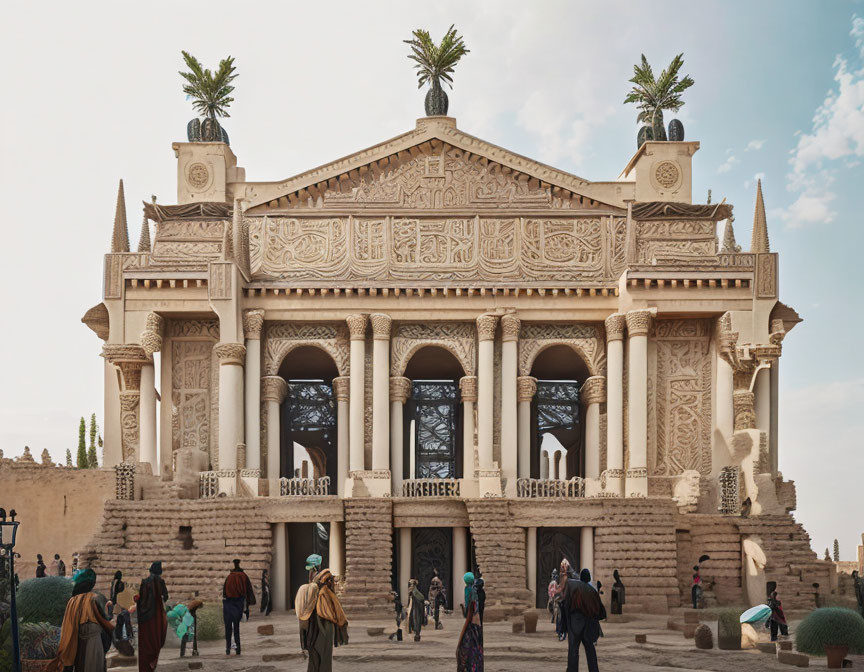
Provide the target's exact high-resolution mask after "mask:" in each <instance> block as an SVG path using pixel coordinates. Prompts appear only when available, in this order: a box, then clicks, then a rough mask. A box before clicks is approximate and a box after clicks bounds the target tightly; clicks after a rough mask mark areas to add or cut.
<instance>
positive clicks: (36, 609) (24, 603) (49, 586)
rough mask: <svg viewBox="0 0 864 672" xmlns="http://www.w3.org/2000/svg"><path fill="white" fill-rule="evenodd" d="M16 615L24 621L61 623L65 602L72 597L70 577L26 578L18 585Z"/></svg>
mask: <svg viewBox="0 0 864 672" xmlns="http://www.w3.org/2000/svg"><path fill="white" fill-rule="evenodd" d="M16 596H17V601H18V617H19V618H20V619H21V620H22V621H24V622H25V623H48V624H50V625H57V626H59V625H61V624H62V623H63V614H64V613H65V612H66V603H67V602H68V601H69V598H70V597H72V579H70V578H68V577H65V576H46V577H43V578H41V579H27V580H26V581H22V582H21V585H20V586H18V592H17V593H16Z"/></svg>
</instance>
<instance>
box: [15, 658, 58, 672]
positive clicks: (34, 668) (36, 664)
mask: <svg viewBox="0 0 864 672" xmlns="http://www.w3.org/2000/svg"><path fill="white" fill-rule="evenodd" d="M50 663H51V661H50V660H28V659H27V658H22V659H21V672H44V671H45V670H47V669H48V665H49V664H50Z"/></svg>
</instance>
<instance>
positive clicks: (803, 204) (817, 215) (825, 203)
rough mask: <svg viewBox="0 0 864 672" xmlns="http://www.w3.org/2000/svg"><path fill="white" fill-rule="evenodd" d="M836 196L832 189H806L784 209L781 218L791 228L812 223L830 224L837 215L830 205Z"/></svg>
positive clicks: (800, 227) (802, 226)
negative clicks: (817, 191)
mask: <svg viewBox="0 0 864 672" xmlns="http://www.w3.org/2000/svg"><path fill="white" fill-rule="evenodd" d="M835 198H836V195H835V194H834V193H832V192H830V191H824V192H822V193H816V192H815V191H805V192H804V193H803V194H801V195H800V196H798V198H797V199H795V201H794V202H793V203H792V205H790V206H789V207H788V208H786V210H784V211H783V213H782V214H781V218H782V219H783V221H785V222H786V224H787V225H788V226H789V228H791V229H802V228H804V227H806V226H809V225H811V224H828V223H830V222H833V221H834V218H835V217H836V216H837V213H836V212H835V211H834V210H832V209H831V205H830V204H831V201H833V200H834V199H835Z"/></svg>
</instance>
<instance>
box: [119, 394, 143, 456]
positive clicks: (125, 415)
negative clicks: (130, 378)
mask: <svg viewBox="0 0 864 672" xmlns="http://www.w3.org/2000/svg"><path fill="white" fill-rule="evenodd" d="M140 400H141V395H140V393H139V392H137V391H135V392H121V393H120V445H121V450H122V451H123V461H124V462H135V461H137V460H138V447H139V445H140V438H139V437H140V433H139V431H138V407H139V402H140Z"/></svg>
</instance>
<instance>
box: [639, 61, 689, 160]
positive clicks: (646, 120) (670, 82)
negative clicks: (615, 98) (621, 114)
mask: <svg viewBox="0 0 864 672" xmlns="http://www.w3.org/2000/svg"><path fill="white" fill-rule="evenodd" d="M683 65H684V54H678V55H677V56H676V57H675V58H673V59H672V62H671V63H670V64H669V65H668V66H667V67H666V69H665V70H663V72H661V73H660V76H659V77H657V78H656V79H655V78H654V71H653V70H652V69H651V65H650V64H649V63H648V59H647V58H645V54H642V63H641V64H638V63H637V64H636V65H634V66H633V78H632V79H631V80H630V82H631V83H632V84H633V88H632V89H631V90H630V93H628V94H627V97H626V98H625V99H624V103H625V104H626V103H635V104H636V107H637V108H639V116H638V117H637V120H638V121H640V122H641V123H643V124H645V125H644V126H643V127H642V128H640V129H639V134H638V136H637V139H636V142H637V147H641V146H642V144H643V143H644V142H645V141H646V140H666V131H665V129H664V128H663V110H670V111H672V112H677V111H678V110H680V109H681V107H682V106H683V105H684V101H683V100H682V99H681V94H682V93H684V91H686V90H687V89H689V88H690V87H691V86H693V78H692V77H690V76H689V75H685V76H684V77H681V78H679V75H678V73H679V71H680V70H681V67H682V66H683ZM669 140H673V141H677V142H680V141H682V140H684V125H683V124H682V123H681V122H680V121H679V120H678V119H673V120H672V121H671V122H669Z"/></svg>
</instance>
